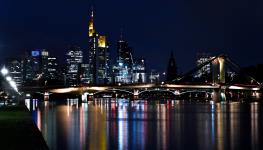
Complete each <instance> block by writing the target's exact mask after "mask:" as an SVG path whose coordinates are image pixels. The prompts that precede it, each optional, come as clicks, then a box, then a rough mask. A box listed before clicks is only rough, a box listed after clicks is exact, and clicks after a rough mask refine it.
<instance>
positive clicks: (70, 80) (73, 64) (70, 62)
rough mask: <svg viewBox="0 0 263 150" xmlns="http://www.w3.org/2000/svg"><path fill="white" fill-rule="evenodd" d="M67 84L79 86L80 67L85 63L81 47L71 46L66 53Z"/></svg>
mask: <svg viewBox="0 0 263 150" xmlns="http://www.w3.org/2000/svg"><path fill="white" fill-rule="evenodd" d="M66 62H67V73H66V78H67V84H68V85H70V86H75V85H78V84H79V66H80V65H81V63H82V62H83V52H82V50H81V49H80V48H79V47H76V46H71V47H69V49H68V51H67V53H66Z"/></svg>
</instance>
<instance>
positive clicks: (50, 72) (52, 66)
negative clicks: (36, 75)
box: [46, 57, 58, 80]
mask: <svg viewBox="0 0 263 150" xmlns="http://www.w3.org/2000/svg"><path fill="white" fill-rule="evenodd" d="M46 76H47V79H48V80H57V79H58V61H57V58H56V57H48V66H47V75H46Z"/></svg>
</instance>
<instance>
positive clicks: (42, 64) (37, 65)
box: [22, 49, 49, 84]
mask: <svg viewBox="0 0 263 150" xmlns="http://www.w3.org/2000/svg"><path fill="white" fill-rule="evenodd" d="M48 57H49V52H48V51H47V50H45V49H35V50H32V51H30V52H29V53H26V55H25V57H24V58H23V60H22V68H23V83H24V84H33V81H36V82H37V83H38V84H41V82H40V81H41V80H44V79H46V78H47V76H48Z"/></svg>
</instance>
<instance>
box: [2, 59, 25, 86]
mask: <svg viewBox="0 0 263 150" xmlns="http://www.w3.org/2000/svg"><path fill="white" fill-rule="evenodd" d="M6 65H7V68H8V71H9V73H10V75H11V77H12V79H13V80H14V81H15V83H16V85H17V86H18V87H20V86H22V83H23V76H22V71H23V70H22V62H21V60H19V59H11V58H10V59H7V63H6Z"/></svg>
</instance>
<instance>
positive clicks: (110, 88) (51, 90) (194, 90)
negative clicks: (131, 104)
mask: <svg viewBox="0 0 263 150" xmlns="http://www.w3.org/2000/svg"><path fill="white" fill-rule="evenodd" d="M207 64H212V68H213V69H212V81H210V82H201V83H200V82H199V83H195V82H189V81H187V82H185V81H184V79H186V78H187V77H188V76H189V75H192V74H193V73H195V72H196V71H198V70H200V69H201V68H202V67H204V66H205V65H207ZM226 64H228V66H232V67H233V68H236V70H239V67H238V65H236V64H235V63H233V62H232V61H231V60H230V59H229V58H228V57H227V56H225V55H218V56H215V57H211V58H210V59H209V60H208V61H206V62H205V63H203V64H201V65H199V66H197V67H196V68H194V69H192V70H190V71H189V72H187V73H185V74H184V75H182V76H180V77H179V78H176V79H174V80H173V81H172V82H167V83H159V84H130V85H104V86H78V87H63V86H61V87H60V86H55V87H50V86H49V87H24V88H23V91H24V92H31V93H32V92H33V93H34V92H37V93H40V94H43V95H45V96H49V95H50V94H51V95H52V94H54V95H56V94H76V95H81V97H82V100H83V101H87V100H88V99H89V97H131V98H135V99H136V98H145V99H149V98H156V97H158V98H171V99H172V98H175V97H183V98H185V97H187V96H188V97H193V96H196V95H197V97H198V95H203V97H207V98H208V97H209V98H211V99H212V100H214V101H222V100H225V99H226V97H231V98H232V97H235V94H236V93H237V94H236V98H240V96H239V94H240V93H241V95H244V94H245V95H250V96H254V97H260V94H261V92H260V91H261V86H262V84H261V83H259V82H257V81H256V80H255V79H254V78H252V77H250V76H247V75H246V78H247V79H248V80H249V81H248V83H230V82H229V83H226ZM153 96H155V97H153Z"/></svg>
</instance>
